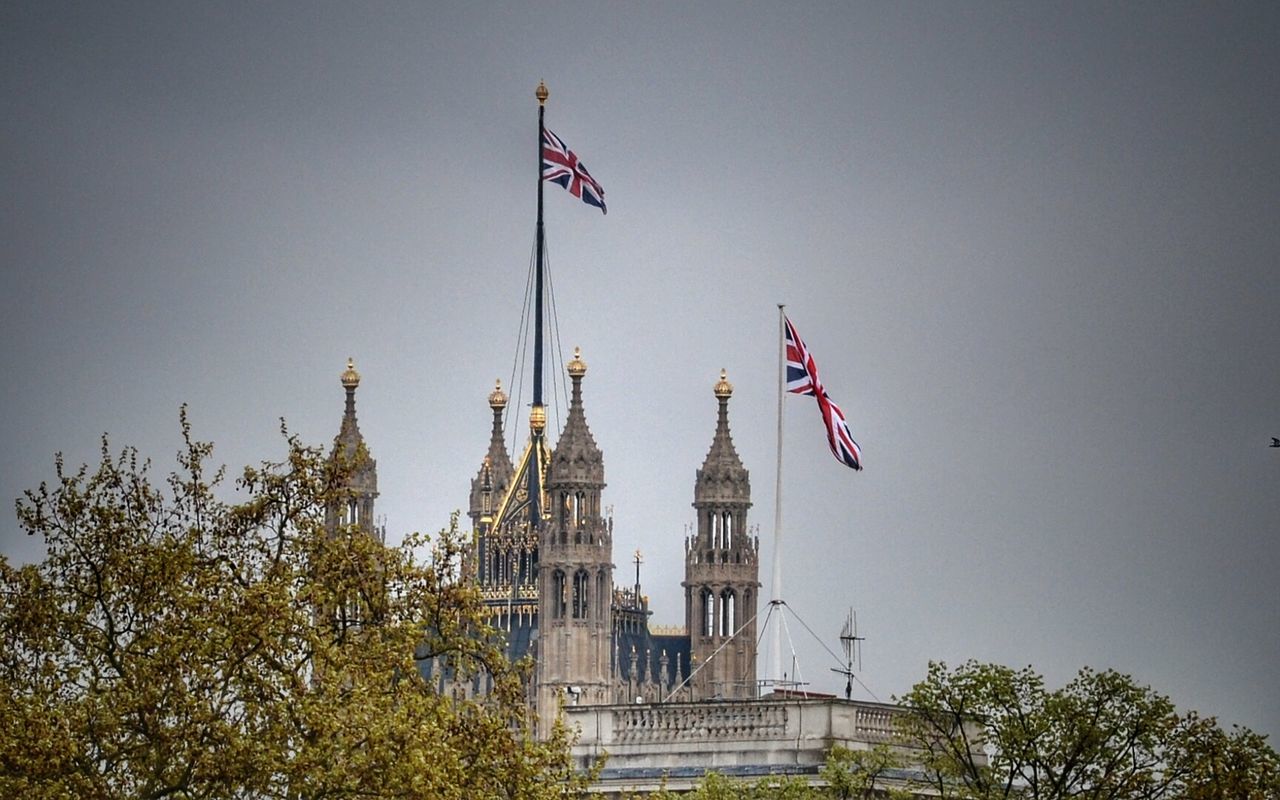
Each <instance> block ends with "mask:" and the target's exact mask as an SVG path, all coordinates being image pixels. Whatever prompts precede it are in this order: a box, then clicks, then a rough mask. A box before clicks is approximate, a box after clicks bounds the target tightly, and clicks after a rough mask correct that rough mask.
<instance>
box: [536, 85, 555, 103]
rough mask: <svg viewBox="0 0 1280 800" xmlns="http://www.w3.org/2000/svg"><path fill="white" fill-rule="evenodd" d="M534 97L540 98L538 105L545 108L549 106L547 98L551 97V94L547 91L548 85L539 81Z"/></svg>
mask: <svg viewBox="0 0 1280 800" xmlns="http://www.w3.org/2000/svg"><path fill="white" fill-rule="evenodd" d="M533 96H534V97H536V98H538V105H540V106H545V105H546V104H547V98H548V97H550V96H551V92H548V91H547V85H546V84H545V83H543V82H542V81H538V88H537V90H536V91H535V92H534V93H533Z"/></svg>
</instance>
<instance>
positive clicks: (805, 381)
mask: <svg viewBox="0 0 1280 800" xmlns="http://www.w3.org/2000/svg"><path fill="white" fill-rule="evenodd" d="M782 321H783V323H784V326H783V327H784V329H785V336H786V348H787V391H788V392H791V393H792V394H807V395H813V397H814V398H816V399H817V401H818V410H820V411H821V412H822V421H823V423H824V424H825V425H826V426H827V444H828V445H830V446H831V455H833V456H835V457H836V459H837V460H838V461H840V462H842V463H843V464H845V465H846V466H849V467H853V468H854V469H856V470H860V469H862V448H860V447H858V443H857V442H855V441H854V440H853V434H852V433H851V432H850V431H849V423H847V422H845V421H844V412H842V411H841V410H840V406H838V405H836V404H835V403H834V402H832V400H831V398H830V397H829V396H828V395H827V390H826V389H824V388H823V387H822V381H820V380H818V364H817V362H815V361H814V360H813V356H812V355H811V354H810V353H809V348H807V347H805V346H804V341H803V340H801V339H800V334H798V333H796V328H795V326H794V325H792V324H791V320H789V319H787V318H786V316H785V315H784V316H783V317H782Z"/></svg>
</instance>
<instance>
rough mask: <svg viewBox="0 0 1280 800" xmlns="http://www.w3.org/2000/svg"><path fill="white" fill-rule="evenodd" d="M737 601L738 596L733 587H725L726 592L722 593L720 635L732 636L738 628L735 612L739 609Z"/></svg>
mask: <svg viewBox="0 0 1280 800" xmlns="http://www.w3.org/2000/svg"><path fill="white" fill-rule="evenodd" d="M736 601H737V597H736V596H735V595H734V593H733V590H732V589H725V590H724V592H722V593H721V594H720V635H721V636H732V635H733V632H734V631H736V630H737V629H738V628H737V619H736V618H735V616H734V612H736V611H737V610H738V609H737V606H738V604H737V602H736Z"/></svg>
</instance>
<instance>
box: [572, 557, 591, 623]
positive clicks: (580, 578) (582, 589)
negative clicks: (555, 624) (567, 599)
mask: <svg viewBox="0 0 1280 800" xmlns="http://www.w3.org/2000/svg"><path fill="white" fill-rule="evenodd" d="M590 583H591V576H590V575H588V574H587V571H586V570H585V569H580V570H578V571H577V572H575V573H574V574H573V618H574V619H586V618H587V608H588V606H587V602H588V599H589V598H588V592H587V588H588V586H589V585H590Z"/></svg>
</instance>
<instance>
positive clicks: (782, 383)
mask: <svg viewBox="0 0 1280 800" xmlns="http://www.w3.org/2000/svg"><path fill="white" fill-rule="evenodd" d="M784 307H785V306H784V305H783V304H782V303H778V461H777V464H776V468H775V469H774V474H775V475H776V476H777V483H776V484H775V485H774V489H773V600H772V601H771V602H770V605H774V606H777V610H778V612H779V613H781V611H782V400H783V392H784V389H785V387H786V381H787V345H786V338H787V337H786V331H785V324H786V323H785V322H784V321H783V320H784V319H785V317H784V314H783V308H784ZM773 679H774V680H782V621H781V620H779V621H778V622H776V623H774V626H773Z"/></svg>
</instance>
